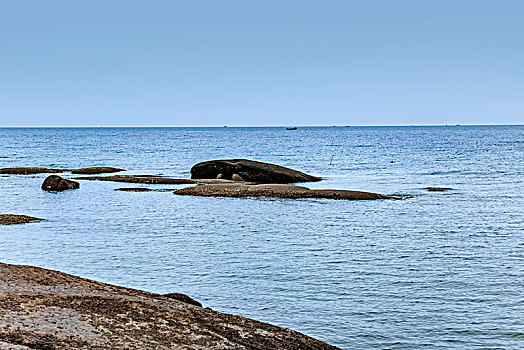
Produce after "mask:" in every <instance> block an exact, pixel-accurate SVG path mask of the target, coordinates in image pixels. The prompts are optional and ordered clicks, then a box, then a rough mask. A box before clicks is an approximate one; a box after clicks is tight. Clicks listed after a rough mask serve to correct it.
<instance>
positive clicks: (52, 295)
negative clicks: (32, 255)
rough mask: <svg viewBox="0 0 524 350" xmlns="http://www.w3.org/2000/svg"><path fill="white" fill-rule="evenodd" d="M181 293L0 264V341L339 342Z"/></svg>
mask: <svg viewBox="0 0 524 350" xmlns="http://www.w3.org/2000/svg"><path fill="white" fill-rule="evenodd" d="M188 298H189V297H188ZM181 299H185V298H184V297H181V296H180V295H160V294H154V293H148V292H145V291H140V290H135V289H129V288H123V287H117V286H113V285H109V284H104V283H99V282H96V281H92V280H87V279H83V278H80V277H75V276H72V275H68V274H65V273H61V272H58V271H52V270H47V269H42V268H38V267H31V266H19V265H8V264H2V263H0V345H1V346H2V348H12V349H297V350H298V349H336V348H335V347H333V346H330V345H328V344H326V343H323V342H321V341H318V340H315V339H313V338H310V337H308V336H306V335H303V334H301V333H298V332H295V331H292V330H289V329H285V328H280V327H276V326H272V325H269V324H267V323H262V322H258V321H254V320H251V319H248V318H244V317H240V316H234V315H229V314H224V313H220V312H216V311H213V310H211V309H208V308H202V307H199V306H197V305H194V303H189V302H190V300H189V299H186V300H187V301H188V302H184V301H181ZM191 300H192V299H191Z"/></svg>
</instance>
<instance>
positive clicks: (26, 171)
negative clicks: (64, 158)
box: [0, 167, 67, 175]
mask: <svg viewBox="0 0 524 350" xmlns="http://www.w3.org/2000/svg"><path fill="white" fill-rule="evenodd" d="M64 171H67V170H66V169H49V168H34V167H30V168H0V174H15V175H16V174H19V175H28V174H46V173H63V172H64Z"/></svg>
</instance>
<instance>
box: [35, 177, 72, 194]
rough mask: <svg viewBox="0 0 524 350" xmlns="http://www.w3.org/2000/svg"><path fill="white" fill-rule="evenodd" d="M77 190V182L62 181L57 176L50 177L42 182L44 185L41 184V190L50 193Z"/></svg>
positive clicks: (62, 179)
mask: <svg viewBox="0 0 524 350" xmlns="http://www.w3.org/2000/svg"><path fill="white" fill-rule="evenodd" d="M77 188H80V184H79V183H78V182H76V181H72V180H67V179H64V178H62V177H61V176H58V175H50V176H48V177H47V178H46V179H45V180H44V183H42V189H43V190H44V191H50V192H61V191H65V190H74V189H77Z"/></svg>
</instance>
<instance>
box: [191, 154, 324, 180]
mask: <svg viewBox="0 0 524 350" xmlns="http://www.w3.org/2000/svg"><path fill="white" fill-rule="evenodd" d="M235 174H236V175H237V176H239V178H241V179H242V180H243V181H248V182H257V183H266V184H272V183H282V184H285V183H296V182H313V181H320V180H321V178H319V177H316V176H312V175H308V174H305V173H303V172H300V171H297V170H293V169H290V168H286V167H283V166H280V165H276V164H270V163H263V162H256V161H253V160H248V159H221V160H210V161H207V162H202V163H198V164H196V165H194V166H193V167H192V168H191V178H192V179H216V178H218V177H219V176H220V175H221V177H220V178H223V179H228V180H231V179H233V176H234V175H235ZM233 180H234V179H233Z"/></svg>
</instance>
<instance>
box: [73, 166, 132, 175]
mask: <svg viewBox="0 0 524 350" xmlns="http://www.w3.org/2000/svg"><path fill="white" fill-rule="evenodd" d="M119 171H125V169H120V168H112V167H108V166H95V167H90V168H81V169H74V170H71V173H72V174H86V175H93V174H103V173H116V172H119Z"/></svg>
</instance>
